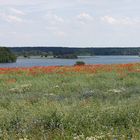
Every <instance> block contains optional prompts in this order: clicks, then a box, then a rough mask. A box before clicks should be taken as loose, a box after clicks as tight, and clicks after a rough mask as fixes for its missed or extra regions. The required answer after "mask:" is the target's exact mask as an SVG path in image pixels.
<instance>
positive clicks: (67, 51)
mask: <svg viewBox="0 0 140 140" xmlns="http://www.w3.org/2000/svg"><path fill="white" fill-rule="evenodd" d="M10 49H11V51H12V52H14V53H15V54H16V55H25V54H26V55H44V54H46V53H47V54H51V55H53V56H59V57H60V56H65V55H66V56H67V55H72V54H74V55H139V53H140V47H128V48H66V47H13V48H10Z"/></svg>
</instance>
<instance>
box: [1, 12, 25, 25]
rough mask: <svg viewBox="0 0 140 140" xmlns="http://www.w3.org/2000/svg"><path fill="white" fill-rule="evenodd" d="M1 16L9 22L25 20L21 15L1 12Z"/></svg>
mask: <svg viewBox="0 0 140 140" xmlns="http://www.w3.org/2000/svg"><path fill="white" fill-rule="evenodd" d="M0 18H1V19H2V20H4V21H7V22H18V23H21V22H23V19H22V18H21V17H18V16H15V15H9V14H5V13H0Z"/></svg>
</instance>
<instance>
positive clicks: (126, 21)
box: [101, 16, 140, 25]
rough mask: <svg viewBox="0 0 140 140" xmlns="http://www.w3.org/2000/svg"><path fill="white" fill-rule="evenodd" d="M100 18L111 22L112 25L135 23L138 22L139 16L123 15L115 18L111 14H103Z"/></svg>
mask: <svg viewBox="0 0 140 140" xmlns="http://www.w3.org/2000/svg"><path fill="white" fill-rule="evenodd" d="M101 20H102V21H104V22H106V23H109V24H112V25H137V24H140V18H131V17H123V18H115V17H112V16H104V17H101Z"/></svg>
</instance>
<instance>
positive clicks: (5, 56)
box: [0, 47, 17, 63]
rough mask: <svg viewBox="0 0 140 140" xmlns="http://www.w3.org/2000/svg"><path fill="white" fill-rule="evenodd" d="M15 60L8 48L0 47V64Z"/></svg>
mask: <svg viewBox="0 0 140 140" xmlns="http://www.w3.org/2000/svg"><path fill="white" fill-rule="evenodd" d="M16 59H17V58H16V56H15V55H14V54H13V53H12V52H11V51H10V49H9V48H6V47H0V63H10V62H15V61H16Z"/></svg>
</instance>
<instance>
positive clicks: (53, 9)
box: [0, 0, 140, 47]
mask: <svg viewBox="0 0 140 140" xmlns="http://www.w3.org/2000/svg"><path fill="white" fill-rule="evenodd" d="M139 5H140V1H139V0H0V45H1V46H2V45H3V46H66V47H70V46H74V47H94V46H97V47H102V46H109V47H111V46H114V47H116V46H120V47H121V46H126V47H127V46H140V39H139V37H140V8H139Z"/></svg>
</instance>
